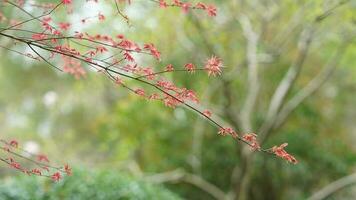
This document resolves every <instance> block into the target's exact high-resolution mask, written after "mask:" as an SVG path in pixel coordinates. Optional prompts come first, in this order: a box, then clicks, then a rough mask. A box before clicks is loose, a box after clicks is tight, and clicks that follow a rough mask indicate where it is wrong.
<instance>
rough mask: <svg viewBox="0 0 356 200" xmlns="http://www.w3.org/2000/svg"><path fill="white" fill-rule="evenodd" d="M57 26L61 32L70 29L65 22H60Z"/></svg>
mask: <svg viewBox="0 0 356 200" xmlns="http://www.w3.org/2000/svg"><path fill="white" fill-rule="evenodd" d="M58 25H59V28H60V29H61V30H63V31H66V30H68V29H69V27H70V23H67V22H60V23H59V24H58Z"/></svg>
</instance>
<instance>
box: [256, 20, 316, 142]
mask: <svg viewBox="0 0 356 200" xmlns="http://www.w3.org/2000/svg"><path fill="white" fill-rule="evenodd" d="M313 33H314V28H313V27H311V26H308V27H307V28H305V30H304V31H303V32H302V34H301V36H300V39H299V42H298V55H297V57H296V60H295V61H294V63H293V64H292V65H291V66H290V67H289V69H288V71H287V73H286V74H285V76H284V77H283V79H282V81H281V82H280V84H279V85H278V87H277V89H276V90H275V92H274V94H273V96H272V99H271V102H270V105H269V107H268V111H267V116H266V119H265V122H264V123H263V124H262V126H261V128H260V130H259V131H258V134H259V139H260V141H261V143H263V142H264V141H265V139H266V138H267V136H268V134H269V133H270V131H271V129H272V127H273V125H274V122H275V120H276V116H277V114H278V111H279V109H280V108H281V106H282V105H283V103H284V100H285V98H286V96H287V94H288V92H289V91H290V89H291V88H292V86H293V85H294V83H295V81H296V79H297V77H298V76H299V73H300V71H301V69H302V67H303V65H304V61H305V59H306V57H307V55H308V50H309V47H310V43H311V41H312V37H313Z"/></svg>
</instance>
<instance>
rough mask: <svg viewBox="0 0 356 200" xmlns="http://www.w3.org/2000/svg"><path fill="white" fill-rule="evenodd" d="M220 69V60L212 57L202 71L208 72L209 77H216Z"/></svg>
mask: <svg viewBox="0 0 356 200" xmlns="http://www.w3.org/2000/svg"><path fill="white" fill-rule="evenodd" d="M221 67H222V62H221V59H220V58H218V57H216V56H212V57H211V58H209V59H208V60H207V61H206V64H205V67H204V69H205V70H206V71H207V72H208V75H209V76H210V75H213V76H216V75H220V74H221Z"/></svg>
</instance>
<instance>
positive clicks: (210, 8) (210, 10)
mask: <svg viewBox="0 0 356 200" xmlns="http://www.w3.org/2000/svg"><path fill="white" fill-rule="evenodd" d="M206 12H208V15H209V16H210V17H215V16H216V14H217V9H216V7H215V6H213V5H209V6H208V7H207V8H206Z"/></svg>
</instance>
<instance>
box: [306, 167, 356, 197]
mask: <svg viewBox="0 0 356 200" xmlns="http://www.w3.org/2000/svg"><path fill="white" fill-rule="evenodd" d="M353 184H356V173H353V174H351V175H348V176H345V177H342V178H340V179H338V180H336V181H334V182H332V183H330V184H329V185H327V186H325V187H324V188H322V189H321V190H319V191H317V192H316V193H314V194H313V195H312V196H311V197H309V198H308V200H323V199H326V198H328V197H330V196H331V195H333V194H334V193H336V192H338V191H340V190H342V189H344V188H346V187H349V186H351V185H353Z"/></svg>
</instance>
